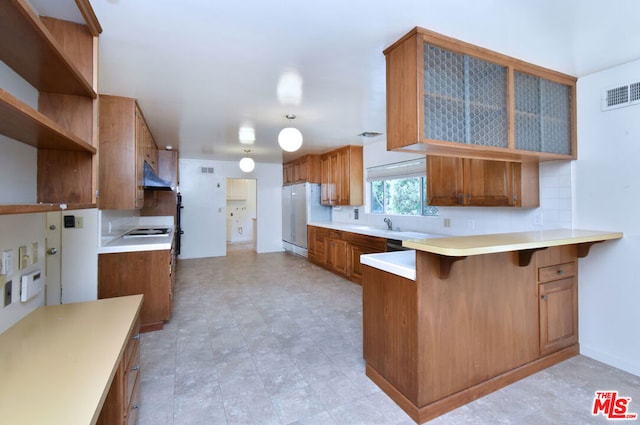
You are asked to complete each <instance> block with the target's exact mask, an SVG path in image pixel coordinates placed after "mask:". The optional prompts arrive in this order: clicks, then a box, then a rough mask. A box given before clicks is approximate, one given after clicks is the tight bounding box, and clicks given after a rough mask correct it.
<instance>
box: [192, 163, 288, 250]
mask: <svg viewBox="0 0 640 425" xmlns="http://www.w3.org/2000/svg"><path fill="white" fill-rule="evenodd" d="M201 167H212V168H213V170H214V172H213V173H202V172H201ZM179 169H180V193H182V203H183V205H184V209H183V210H182V216H181V221H182V223H181V225H182V229H183V230H184V235H182V240H181V250H180V251H181V252H180V258H181V259H185V258H200V257H218V256H224V255H226V251H227V244H226V236H227V235H226V233H227V214H226V205H227V199H226V179H227V178H240V179H244V178H247V179H256V185H257V186H256V194H257V196H256V198H257V206H256V210H257V235H256V251H257V252H258V253H263V252H275V251H282V203H281V201H280V198H281V193H280V192H281V191H280V188H281V187H282V165H281V164H267V163H256V168H255V169H254V170H253V171H252V172H251V173H244V172H242V171H241V170H240V168H239V167H238V163H237V162H231V161H214V160H210V159H190V158H180V160H179Z"/></svg>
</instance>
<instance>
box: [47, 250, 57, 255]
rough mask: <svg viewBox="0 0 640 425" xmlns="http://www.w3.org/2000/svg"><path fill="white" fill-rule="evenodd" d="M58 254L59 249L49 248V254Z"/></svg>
mask: <svg viewBox="0 0 640 425" xmlns="http://www.w3.org/2000/svg"><path fill="white" fill-rule="evenodd" d="M57 253H58V248H49V249H47V254H49V255H56V254H57Z"/></svg>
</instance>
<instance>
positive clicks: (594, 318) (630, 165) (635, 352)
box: [574, 61, 640, 375]
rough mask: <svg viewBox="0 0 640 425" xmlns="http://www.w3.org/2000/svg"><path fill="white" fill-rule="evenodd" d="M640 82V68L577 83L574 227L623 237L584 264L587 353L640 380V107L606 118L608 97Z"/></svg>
mask: <svg viewBox="0 0 640 425" xmlns="http://www.w3.org/2000/svg"><path fill="white" fill-rule="evenodd" d="M636 81H640V61H635V62H632V63H629V64H626V65H622V66H618V67H615V68H611V69H609V70H605V71H602V72H599V73H596V74H592V75H589V76H586V77H583V78H580V79H579V80H578V140H579V144H578V161H577V162H576V163H575V213H574V214H575V227H578V228H586V229H602V230H614V231H621V232H624V238H623V239H622V240H620V241H616V242H605V243H603V244H598V245H595V246H594V247H593V248H592V249H591V253H590V254H589V256H588V257H587V258H585V259H584V260H581V261H580V268H579V274H580V287H579V290H580V292H579V297H580V299H579V300H580V312H579V314H580V349H581V351H582V353H584V354H585V355H587V356H589V357H593V358H595V359H597V360H600V361H603V362H605V363H608V364H611V365H613V366H616V367H619V368H621V369H624V370H626V371H629V372H631V373H634V374H636V375H640V338H639V337H638V326H639V325H640V308H639V307H638V302H639V301H640V279H638V277H637V276H638V275H637V274H636V273H637V270H636V269H635V266H636V264H635V262H636V261H638V254H640V222H639V220H638V217H639V214H640V167H639V158H640V105H637V106H630V107H626V108H621V109H616V110H611V111H607V112H602V111H601V110H600V97H601V90H602V89H605V88H610V87H611V86H615V85H618V84H625V83H629V82H636Z"/></svg>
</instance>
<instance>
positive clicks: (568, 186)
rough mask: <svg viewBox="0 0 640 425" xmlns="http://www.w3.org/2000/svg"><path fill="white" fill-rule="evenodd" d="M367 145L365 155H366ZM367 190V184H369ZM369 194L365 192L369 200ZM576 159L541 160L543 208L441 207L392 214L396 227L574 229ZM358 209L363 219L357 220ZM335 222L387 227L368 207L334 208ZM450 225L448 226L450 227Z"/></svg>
mask: <svg viewBox="0 0 640 425" xmlns="http://www.w3.org/2000/svg"><path fill="white" fill-rule="evenodd" d="M366 152H367V150H366V148H365V155H366ZM365 192H366V187H365ZM368 197H369V195H368V194H367V193H365V199H367V198H368ZM571 200H572V162H570V161H550V162H542V163H540V207H538V208H532V209H523V208H507V207H439V208H438V209H439V212H438V216H431V217H426V216H398V215H392V216H388V217H389V218H390V219H391V221H392V223H393V228H394V229H396V228H400V230H405V231H419V232H425V233H440V234H445V235H474V234H482V233H505V232H518V231H528V230H542V229H550V228H571V227H572V225H573V220H572V217H573V214H572V202H571ZM356 208H357V209H358V215H359V219H358V220H355V219H354V210H355V209H356ZM332 214H333V221H335V222H343V223H358V224H363V225H371V226H379V227H381V228H382V227H386V223H384V221H383V220H384V218H385V217H387V216H386V215H383V214H370V213H367V212H366V208H365V207H364V206H360V207H334V208H333V212H332ZM447 224H448V227H447Z"/></svg>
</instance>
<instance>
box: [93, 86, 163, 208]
mask: <svg viewBox="0 0 640 425" xmlns="http://www.w3.org/2000/svg"><path fill="white" fill-rule="evenodd" d="M99 154H100V170H99V177H100V179H99V182H100V191H99V197H98V206H99V207H100V209H116V210H131V209H140V208H142V207H143V206H144V188H143V185H144V163H145V161H146V162H147V163H148V164H149V165H150V166H151V168H153V169H154V170H157V162H158V154H157V146H156V144H155V142H154V140H153V136H152V135H151V131H150V130H149V127H148V126H147V123H146V121H145V119H144V116H143V115H142V111H141V110H140V108H139V107H138V104H137V102H136V100H135V99H132V98H127V97H119V96H106V95H101V96H100V146H99Z"/></svg>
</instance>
